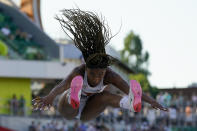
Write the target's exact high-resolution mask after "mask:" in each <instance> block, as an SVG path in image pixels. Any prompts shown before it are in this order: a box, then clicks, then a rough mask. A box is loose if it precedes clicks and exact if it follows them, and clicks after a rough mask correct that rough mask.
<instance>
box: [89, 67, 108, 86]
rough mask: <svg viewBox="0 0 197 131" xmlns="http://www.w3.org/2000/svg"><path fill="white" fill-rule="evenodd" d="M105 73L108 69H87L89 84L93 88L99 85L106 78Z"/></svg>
mask: <svg viewBox="0 0 197 131" xmlns="http://www.w3.org/2000/svg"><path fill="white" fill-rule="evenodd" d="M105 72H106V69H102V68H95V69H90V68H87V77H88V84H90V85H91V86H96V85H98V84H99V83H100V81H101V80H102V79H103V78H104V76H105Z"/></svg>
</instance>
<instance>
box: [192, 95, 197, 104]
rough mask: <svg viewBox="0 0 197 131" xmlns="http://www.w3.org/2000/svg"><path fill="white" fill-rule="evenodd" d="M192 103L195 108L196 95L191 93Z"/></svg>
mask: <svg viewBox="0 0 197 131" xmlns="http://www.w3.org/2000/svg"><path fill="white" fill-rule="evenodd" d="M192 102H193V104H194V105H195V106H196V105H197V95H196V93H193V95H192Z"/></svg>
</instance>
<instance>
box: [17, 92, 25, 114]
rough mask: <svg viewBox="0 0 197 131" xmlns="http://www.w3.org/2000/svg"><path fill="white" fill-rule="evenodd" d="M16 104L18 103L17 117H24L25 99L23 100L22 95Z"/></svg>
mask: <svg viewBox="0 0 197 131" xmlns="http://www.w3.org/2000/svg"><path fill="white" fill-rule="evenodd" d="M18 103H19V107H18V109H19V115H22V116H24V115H25V99H24V97H23V95H21V97H20V99H19V101H18Z"/></svg>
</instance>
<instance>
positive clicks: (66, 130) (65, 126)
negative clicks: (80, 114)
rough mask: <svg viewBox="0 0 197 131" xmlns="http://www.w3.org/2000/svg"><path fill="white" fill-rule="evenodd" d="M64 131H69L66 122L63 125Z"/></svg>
mask: <svg viewBox="0 0 197 131" xmlns="http://www.w3.org/2000/svg"><path fill="white" fill-rule="evenodd" d="M62 131H68V126H67V125H66V122H65V121H63V123H62Z"/></svg>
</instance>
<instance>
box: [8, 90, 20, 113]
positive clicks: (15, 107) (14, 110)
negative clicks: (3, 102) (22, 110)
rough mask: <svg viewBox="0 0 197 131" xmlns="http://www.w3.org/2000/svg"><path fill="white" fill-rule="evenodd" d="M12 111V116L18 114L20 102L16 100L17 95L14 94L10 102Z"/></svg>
mask: <svg viewBox="0 0 197 131" xmlns="http://www.w3.org/2000/svg"><path fill="white" fill-rule="evenodd" d="M10 110H11V114H12V115H17V114H18V100H17V99H16V95H15V94H13V96H12V99H11V101H10Z"/></svg>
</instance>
